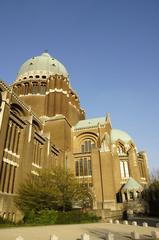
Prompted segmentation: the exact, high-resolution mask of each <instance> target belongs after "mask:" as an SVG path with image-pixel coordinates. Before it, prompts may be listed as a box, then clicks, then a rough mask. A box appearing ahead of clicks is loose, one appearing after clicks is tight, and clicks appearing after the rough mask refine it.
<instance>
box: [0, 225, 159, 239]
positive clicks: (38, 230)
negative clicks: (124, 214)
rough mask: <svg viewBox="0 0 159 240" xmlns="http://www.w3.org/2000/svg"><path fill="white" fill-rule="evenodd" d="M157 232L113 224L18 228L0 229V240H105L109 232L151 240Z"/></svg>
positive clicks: (117, 237) (125, 237)
mask: <svg viewBox="0 0 159 240" xmlns="http://www.w3.org/2000/svg"><path fill="white" fill-rule="evenodd" d="M155 230H158V231H159V228H154V227H147V228H146V227H141V226H131V225H123V224H111V223H91V224H90V223H89V224H71V225H52V226H38V227H37V226H36V227H18V228H5V229H0V240H16V237H17V236H22V237H23V238H24V240H50V236H51V235H53V234H55V235H57V236H58V239H59V240H80V239H81V234H83V233H87V234H89V235H90V240H99V239H104V237H105V234H106V233H107V232H112V233H114V236H115V240H130V239H131V238H130V233H131V232H133V231H137V232H139V233H140V234H141V235H142V239H151V238H150V236H151V231H155Z"/></svg>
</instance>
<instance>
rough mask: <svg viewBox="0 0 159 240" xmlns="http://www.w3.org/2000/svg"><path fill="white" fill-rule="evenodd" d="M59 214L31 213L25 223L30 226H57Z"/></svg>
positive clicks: (53, 211)
mask: <svg viewBox="0 0 159 240" xmlns="http://www.w3.org/2000/svg"><path fill="white" fill-rule="evenodd" d="M56 218H57V212H56V211H55V210H48V209H45V210H41V211H39V212H35V211H30V212H28V213H27V214H26V215H25V217H24V223H29V224H35V225H36V224H43V225H45V224H55V222H56Z"/></svg>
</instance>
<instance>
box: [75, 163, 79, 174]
mask: <svg viewBox="0 0 159 240" xmlns="http://www.w3.org/2000/svg"><path fill="white" fill-rule="evenodd" d="M75 172H76V176H79V164H78V161H76V162H75Z"/></svg>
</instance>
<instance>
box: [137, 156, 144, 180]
mask: <svg viewBox="0 0 159 240" xmlns="http://www.w3.org/2000/svg"><path fill="white" fill-rule="evenodd" d="M138 165H139V172H140V177H141V178H144V177H145V167H144V163H143V161H142V160H141V161H139V162H138Z"/></svg>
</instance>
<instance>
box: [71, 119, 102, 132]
mask: <svg viewBox="0 0 159 240" xmlns="http://www.w3.org/2000/svg"><path fill="white" fill-rule="evenodd" d="M98 124H102V125H104V124H105V117H99V118H91V119H86V120H81V121H79V122H78V123H77V124H76V125H75V126H74V129H75V130H77V129H83V128H93V127H97V126H98Z"/></svg>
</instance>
